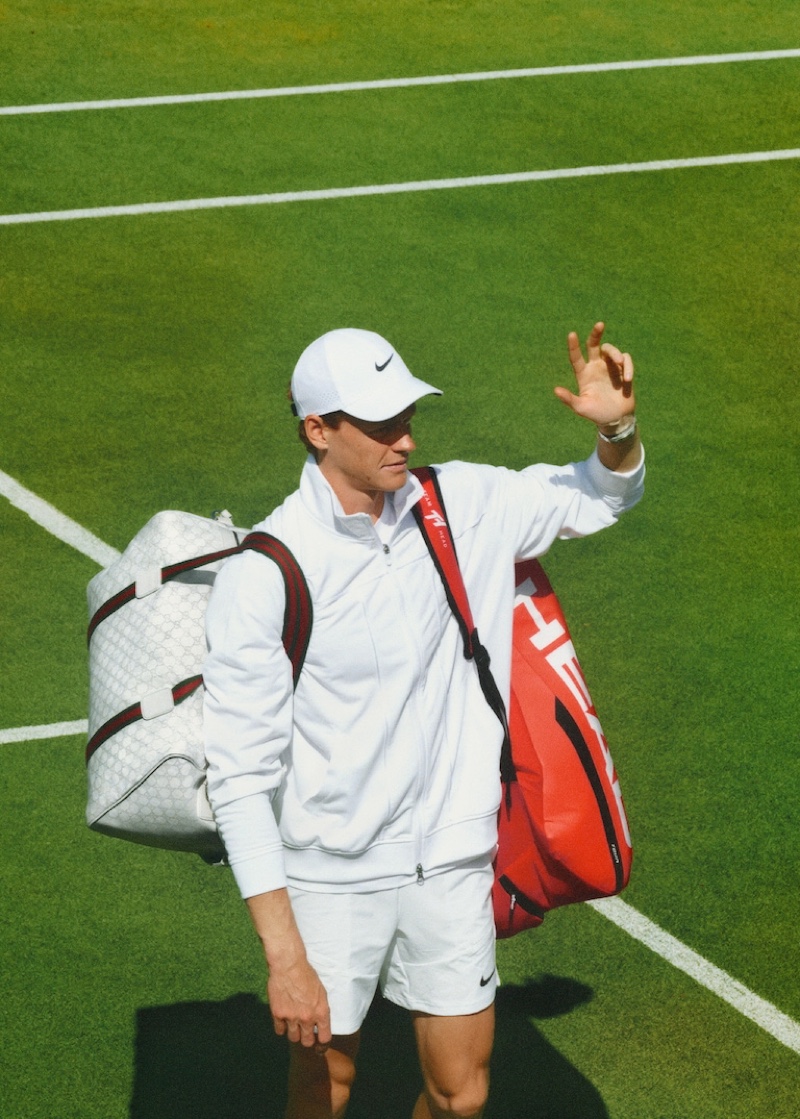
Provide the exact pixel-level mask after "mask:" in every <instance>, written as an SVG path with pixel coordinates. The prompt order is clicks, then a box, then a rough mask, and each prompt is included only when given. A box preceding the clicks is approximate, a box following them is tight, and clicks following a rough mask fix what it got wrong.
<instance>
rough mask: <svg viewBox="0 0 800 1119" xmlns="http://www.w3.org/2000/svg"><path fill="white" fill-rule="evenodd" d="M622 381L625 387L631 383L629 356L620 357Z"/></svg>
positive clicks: (630, 359) (631, 373)
mask: <svg viewBox="0 0 800 1119" xmlns="http://www.w3.org/2000/svg"><path fill="white" fill-rule="evenodd" d="M622 380H623V381H624V382H625V384H626V385H629V384H630V383H631V382H632V381H633V358H632V357H631V355H630V354H623V355H622Z"/></svg>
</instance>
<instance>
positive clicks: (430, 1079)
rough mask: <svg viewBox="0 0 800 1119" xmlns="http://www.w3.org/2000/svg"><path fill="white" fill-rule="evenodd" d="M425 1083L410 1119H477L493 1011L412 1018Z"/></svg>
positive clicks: (485, 1088) (486, 1075)
mask: <svg viewBox="0 0 800 1119" xmlns="http://www.w3.org/2000/svg"><path fill="white" fill-rule="evenodd" d="M413 1021H414V1032H415V1033H416V1037H417V1049H418V1051H419V1060H420V1065H421V1067H422V1075H423V1077H424V1080H425V1091H424V1092H423V1093H422V1095H421V1096H420V1098H419V1099H418V1100H417V1105H416V1107H415V1108H414V1114H413V1119H456V1117H458V1119H480V1117H481V1116H482V1115H483V1109H484V1107H485V1105H486V1098H487V1096H488V1093H489V1059H490V1057H491V1054H492V1044H493V1042H494V1006H489V1007H487V1008H486V1010H481V1011H479V1012H478V1013H477V1014H463V1015H454V1016H453V1017H439V1016H437V1015H432V1014H414V1015H413Z"/></svg>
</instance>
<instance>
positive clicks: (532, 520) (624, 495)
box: [509, 451, 644, 559]
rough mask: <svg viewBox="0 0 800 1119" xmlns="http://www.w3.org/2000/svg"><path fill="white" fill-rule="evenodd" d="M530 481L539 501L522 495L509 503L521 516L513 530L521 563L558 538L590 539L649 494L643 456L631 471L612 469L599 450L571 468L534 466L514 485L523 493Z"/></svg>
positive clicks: (524, 472) (517, 477) (541, 551)
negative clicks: (537, 488)
mask: <svg viewBox="0 0 800 1119" xmlns="http://www.w3.org/2000/svg"><path fill="white" fill-rule="evenodd" d="M531 483H533V484H534V485H535V486H538V487H540V496H539V499H538V500H537V499H536V495H534V496H533V500H531V497H530V496H529V495H528V494H526V493H525V492H520V493H516V494H515V498H516V500H515V501H512V502H510V503H509V510H516V511H518V512H517V516H520V513H521V516H520V519H519V521H518V523H517V524H516V525H515V526H514V527H515V535H516V558H517V559H528V558H530V557H531V556H538V555H541V554H542V553H543V552H546V551H547V549H548V548H549V547H550V545H551V544H552V543H553V541H554V540H556V539H568V538H570V537H580V536H590V535H591V534H592V533H594V532H599V531H600V530H601V529H603V528H609V527H610V526H611V525H613V524H616V522H617V521H618V520H619V518H620V517H621V516H622V514H623V513H625V512H626V511H627V510H628V509H630V508H632V507H633V506H634V505H635V504H636V503H637V502H638V501H639V500H640V498H641V496H642V493H643V492H644V453H642V458H641V460H640V463H639V465H638V466H637V467H636V468H635V469H634V470H632V471H629V472H627V473H621V472H616V471H613V470H608V469H607V468H606V467H605V466H603V464H602V463H601V462H600V459H599V458H598V456H597V452H596V451H594V452H593V453H592V454H591V455H590V456H589V458H588V459H584V460H583V461H581V462H575V463H569V464H568V465H567V466H548V465H547V464H544V463H540V464H538V465H536V466H530V467H528V468H527V469H525V470H523V471H521V472H520V473H519V474H518V475H516V476H515V480H514V482H512V485H513V486H514V488H515V489H520V488H522V487H525V488H527V487H528V486H530V485H531ZM512 515H513V514H512Z"/></svg>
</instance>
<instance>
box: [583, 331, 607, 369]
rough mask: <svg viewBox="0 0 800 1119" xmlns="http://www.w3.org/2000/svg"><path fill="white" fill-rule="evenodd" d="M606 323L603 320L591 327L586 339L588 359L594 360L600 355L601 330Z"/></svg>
mask: <svg viewBox="0 0 800 1119" xmlns="http://www.w3.org/2000/svg"><path fill="white" fill-rule="evenodd" d="M605 328H606V324H605V323H603V322H596V323H595V324H594V326H593V327H592V332H591V334H590V335H589V337H588V339H587V341H586V349H587V350H588V352H589V361H594V360H595V359H596V358H598V357H600V342H601V341H602V338H603V331H604V330H605Z"/></svg>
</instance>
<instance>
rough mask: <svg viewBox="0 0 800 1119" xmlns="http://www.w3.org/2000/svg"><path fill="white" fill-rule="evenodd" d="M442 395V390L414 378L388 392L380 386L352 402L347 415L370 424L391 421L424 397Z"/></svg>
mask: <svg viewBox="0 0 800 1119" xmlns="http://www.w3.org/2000/svg"><path fill="white" fill-rule="evenodd" d="M441 395H442V390H441V389H437V388H434V386H433V385H429V384H427V383H426V382H425V381H420V380H419V378H418V377H413V376H412V377H410V378H409V379H408V380H406V381H405V382H404V383H403V384H402V385H397V386H396V387H395V388H394V389H392V390H390V391H388V392H387V389H386V387H385V386H384V385H380V386H378V387H377V389H376V390H374V391H372V392H369V393H365V394H364V395H363V396H362V397H360V398H359V399H358V400H355V401H351V403H350V406H349V407H348V408H347V414H348V416H352V417H353V419H356V420H366V421H367V422H368V423H375V422H377V421H378V420H390V419H392V417H393V416H399V415H400V413H401V412H405V410H406V408H410V407H411V405H412V404H416V402H417V401H418V400H420V399H421V398H422V397H423V396H441Z"/></svg>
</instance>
